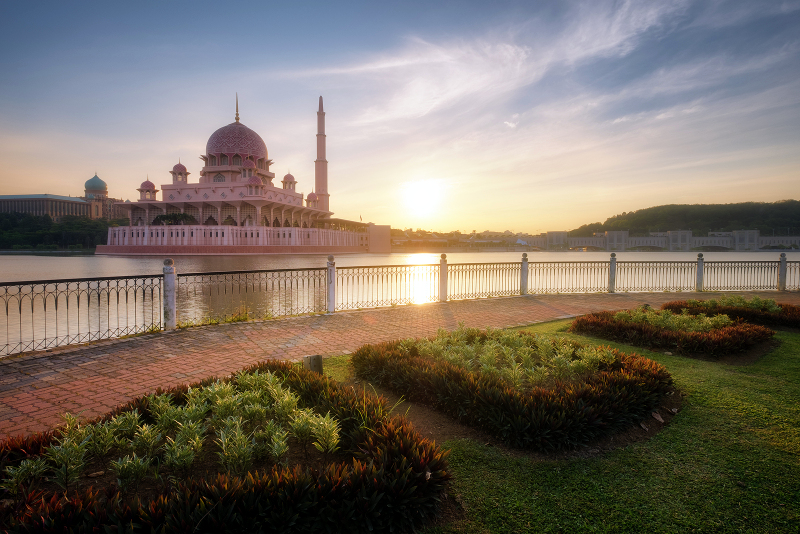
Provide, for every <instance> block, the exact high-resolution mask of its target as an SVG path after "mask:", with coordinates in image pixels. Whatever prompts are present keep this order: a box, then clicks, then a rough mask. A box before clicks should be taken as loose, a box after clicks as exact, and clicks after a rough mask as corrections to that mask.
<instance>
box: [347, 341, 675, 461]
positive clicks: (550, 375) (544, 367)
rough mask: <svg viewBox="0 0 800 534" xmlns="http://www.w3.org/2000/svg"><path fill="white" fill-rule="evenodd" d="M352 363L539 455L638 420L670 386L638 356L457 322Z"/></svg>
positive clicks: (367, 375) (365, 351)
mask: <svg viewBox="0 0 800 534" xmlns="http://www.w3.org/2000/svg"><path fill="white" fill-rule="evenodd" d="M352 363H353V366H354V370H355V373H356V376H358V377H359V378H361V379H365V380H369V381H372V382H375V383H377V384H379V385H381V386H383V387H386V388H387V389H389V390H390V391H393V392H394V393H396V394H398V395H403V396H405V397H407V398H408V399H409V400H411V401H415V402H420V403H422V404H426V405H429V406H431V407H433V408H435V409H437V410H439V411H441V412H443V413H445V414H447V415H449V416H451V417H453V418H455V419H456V420H457V421H459V422H461V423H464V424H467V425H469V426H473V427H475V428H478V429H480V430H482V431H484V432H487V433H488V434H490V435H492V436H495V437H496V438H497V439H500V440H501V441H503V442H504V443H506V444H507V445H509V446H512V447H516V448H522V449H532V450H536V451H541V452H551V451H561V450H570V449H575V448H577V447H580V446H584V445H588V444H590V443H593V442H596V441H597V440H599V439H601V438H603V437H606V436H609V435H611V434H613V433H614V432H617V431H620V430H622V429H624V428H627V427H629V426H630V425H632V424H638V423H639V422H640V421H642V420H643V419H644V418H645V417H648V416H650V414H651V412H652V411H653V409H654V407H656V406H658V404H659V401H660V400H661V399H662V398H663V397H664V396H665V395H666V394H667V393H668V392H670V391H671V390H672V387H671V384H672V379H671V378H670V376H669V373H667V371H666V369H664V367H662V366H661V365H659V364H657V363H655V362H653V361H651V360H648V359H646V358H643V357H641V356H638V355H631V354H624V353H621V352H619V351H617V350H614V349H611V348H607V347H588V346H582V345H578V344H575V343H571V342H569V341H566V340H560V339H552V338H547V337H542V336H536V335H532V334H527V333H524V332H510V331H492V330H488V331H479V330H476V329H468V328H463V327H460V328H459V329H458V330H457V331H455V332H452V333H447V332H440V333H439V335H438V336H436V337H435V338H433V339H423V340H403V341H395V342H391V343H382V344H379V345H365V346H364V347H361V348H360V349H358V350H357V351H356V352H354V353H353V355H352Z"/></svg>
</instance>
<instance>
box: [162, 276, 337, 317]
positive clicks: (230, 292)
mask: <svg viewBox="0 0 800 534" xmlns="http://www.w3.org/2000/svg"><path fill="white" fill-rule="evenodd" d="M177 278H178V284H177V291H176V293H177V294H176V300H177V309H178V323H179V324H180V323H184V324H185V323H203V322H206V321H209V320H212V321H225V320H227V319H230V318H232V317H248V318H272V317H285V316H289V315H300V314H305V313H320V312H324V311H325V309H326V300H325V299H326V279H327V274H326V269H279V270H268V271H229V272H210V273H187V274H181V273H178V277H177Z"/></svg>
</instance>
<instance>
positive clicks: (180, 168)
mask: <svg viewBox="0 0 800 534" xmlns="http://www.w3.org/2000/svg"><path fill="white" fill-rule="evenodd" d="M172 172H186V166H185V165H184V164H183V163H177V164H176V165H175V166H174V167H172Z"/></svg>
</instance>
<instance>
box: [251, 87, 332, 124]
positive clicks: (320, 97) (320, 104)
mask: <svg viewBox="0 0 800 534" xmlns="http://www.w3.org/2000/svg"><path fill="white" fill-rule="evenodd" d="M320 98H322V97H320ZM320 105H322V104H320ZM236 122H239V93H238V92H237V93H236Z"/></svg>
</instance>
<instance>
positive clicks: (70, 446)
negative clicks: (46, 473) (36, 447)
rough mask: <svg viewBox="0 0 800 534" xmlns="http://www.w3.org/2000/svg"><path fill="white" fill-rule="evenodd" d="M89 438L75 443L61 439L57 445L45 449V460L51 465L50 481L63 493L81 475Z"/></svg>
mask: <svg viewBox="0 0 800 534" xmlns="http://www.w3.org/2000/svg"><path fill="white" fill-rule="evenodd" d="M89 439H90V438H89V437H85V438H84V439H83V441H81V442H77V441H75V440H74V439H71V438H69V437H65V438H62V439H61V440H60V441H59V442H58V444H57V445H53V446H52V447H50V448H48V449H47V452H46V453H45V454H46V456H47V458H48V459H49V460H50V461H51V462H52V464H53V476H52V477H51V480H52V481H53V482H55V483H56V484H58V485H59V486H61V487H62V488H63V489H64V491H65V492H67V491H69V489H70V486H72V485H73V484H74V483H75V482H76V481H77V480H78V477H79V476H80V474H81V471H82V470H83V466H84V464H85V458H86V449H87V445H88V443H89Z"/></svg>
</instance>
